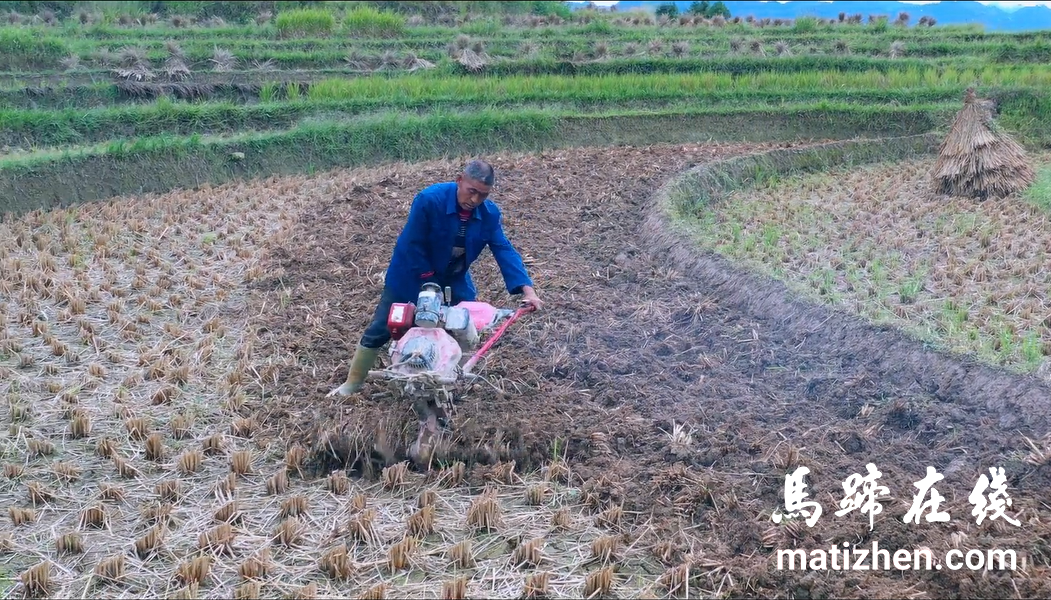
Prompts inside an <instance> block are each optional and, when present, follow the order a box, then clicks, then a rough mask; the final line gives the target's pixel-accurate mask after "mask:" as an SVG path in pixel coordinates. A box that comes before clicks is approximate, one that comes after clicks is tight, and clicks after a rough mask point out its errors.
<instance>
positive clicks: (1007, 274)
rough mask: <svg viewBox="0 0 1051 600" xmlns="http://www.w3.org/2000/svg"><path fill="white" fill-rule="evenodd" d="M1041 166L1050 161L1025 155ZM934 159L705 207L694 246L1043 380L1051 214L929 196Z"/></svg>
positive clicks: (831, 175)
mask: <svg viewBox="0 0 1051 600" xmlns="http://www.w3.org/2000/svg"><path fill="white" fill-rule="evenodd" d="M1032 160H1033V163H1034V164H1037V165H1043V168H1044V169H1045V170H1047V169H1049V168H1051V154H1046V153H1044V154H1041V155H1037V156H1035V157H1033V159H1032ZM933 167H934V159H933V158H929V159H922V160H921V159H916V160H909V161H903V162H899V163H894V164H884V165H876V166H866V167H862V168H854V169H847V168H839V169H835V170H833V171H829V172H825V173H820V174H816V175H801V176H795V177H790V178H788V179H787V180H784V181H778V182H775V183H772V184H770V185H766V186H764V187H763V188H761V189H757V190H752V191H749V192H744V193H739V194H737V195H735V196H734V198H733V201H732V202H727V203H725V204H723V205H720V206H715V207H710V209H709V211H708V212H707V214H705V215H702V216H701V218H700V219H699V221H698V222H697V223H696V227H695V233H696V234H697V236H698V240H699V241H700V242H701V243H702V244H704V245H705V246H709V247H713V248H715V249H716V250H718V251H719V252H720V253H722V254H724V255H726V256H728V257H731V258H732V259H734V260H735V261H747V262H748V263H750V264H751V266H753V267H754V268H757V269H759V270H761V271H764V272H766V273H768V274H770V275H772V276H774V277H777V278H779V279H788V280H789V281H790V282H791V283H792V284H794V288H795V289H796V290H798V291H801V292H804V293H809V294H810V295H811V296H812V297H813V298H814V299H815V300H817V301H820V302H827V303H830V304H833V305H836V306H838V307H840V308H842V309H844V310H847V311H850V312H855V313H857V314H860V315H862V316H864V317H866V318H868V319H871V320H873V321H876V322H883V323H887V324H890V325H893V326H896V327H902V328H907V329H911V330H912V332H913V333H914V334H915V335H917V336H918V337H921V338H922V339H926V340H928V341H930V342H932V343H938V344H940V345H942V346H944V347H946V348H948V349H951V350H953V351H957V352H960V353H963V354H970V355H977V356H979V357H981V358H982V359H984V360H986V361H988V362H990V363H994V364H999V365H1004V366H1008V367H1011V368H1015V369H1019V370H1024V371H1038V372H1039V373H1041V374H1043V375H1044V376H1051V371H1048V368H1049V367H1051V359H1049V358H1048V357H1049V356H1051V303H1049V300H1048V295H1047V293H1048V290H1049V289H1051V278H1049V273H1051V212H1049V211H1048V210H1047V208H1046V207H1042V206H1040V205H1038V204H1036V203H1033V202H1029V201H1027V200H1026V199H1025V198H1024V197H1020V195H1017V194H1016V195H1012V196H1009V197H1006V198H1003V199H991V200H988V201H983V202H976V201H973V200H968V199H965V198H960V197H952V196H947V195H944V194H939V193H936V191H935V190H934V189H932V188H933V185H932V184H931V177H930V173H931V172H932V170H933Z"/></svg>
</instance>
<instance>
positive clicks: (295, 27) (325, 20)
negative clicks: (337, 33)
mask: <svg viewBox="0 0 1051 600" xmlns="http://www.w3.org/2000/svg"><path fill="white" fill-rule="evenodd" d="M274 24H275V26H276V27H277V32H278V35H280V36H281V37H313V36H323V35H329V34H331V33H332V30H333V29H335V27H336V17H335V16H334V15H333V14H332V13H330V12H329V11H327V10H323V9H310V8H304V9H299V10H288V11H283V12H281V13H280V14H278V15H277V18H276V19H275V21H274Z"/></svg>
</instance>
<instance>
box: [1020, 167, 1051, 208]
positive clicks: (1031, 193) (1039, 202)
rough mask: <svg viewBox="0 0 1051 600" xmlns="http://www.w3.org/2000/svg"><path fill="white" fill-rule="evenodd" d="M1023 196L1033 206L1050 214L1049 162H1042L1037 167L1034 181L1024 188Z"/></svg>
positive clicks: (1050, 181)
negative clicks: (1026, 188)
mask: <svg viewBox="0 0 1051 600" xmlns="http://www.w3.org/2000/svg"><path fill="white" fill-rule="evenodd" d="M1025 198H1026V200H1028V201H1029V202H1031V203H1032V204H1033V205H1034V206H1036V207H1039V208H1040V209H1041V210H1043V211H1045V212H1047V213H1048V214H1051V164H1043V165H1041V166H1040V168H1039V169H1037V172H1036V181H1034V182H1033V185H1032V186H1031V187H1030V188H1029V189H1028V190H1026V193H1025Z"/></svg>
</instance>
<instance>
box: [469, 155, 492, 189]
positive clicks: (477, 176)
mask: <svg viewBox="0 0 1051 600" xmlns="http://www.w3.org/2000/svg"><path fill="white" fill-rule="evenodd" d="M463 174H464V175H466V176H468V177H470V178H471V179H474V180H475V181H480V182H482V183H484V184H485V185H488V186H492V185H493V183H495V182H496V172H495V171H494V170H493V165H491V164H489V163H487V162H485V161H484V160H479V159H475V160H472V161H471V162H469V163H467V166H466V167H464V169H463Z"/></svg>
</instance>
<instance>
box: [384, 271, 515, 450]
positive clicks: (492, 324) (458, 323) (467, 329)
mask: <svg viewBox="0 0 1051 600" xmlns="http://www.w3.org/2000/svg"><path fill="white" fill-rule="evenodd" d="M451 296H452V294H451V290H450V288H445V294H444V298H443V295H442V288H441V286H439V285H437V284H434V283H427V284H424V285H423V287H422V289H421V290H420V294H419V296H418V297H417V299H416V303H412V302H407V303H396V304H393V305H391V308H390V312H389V313H388V317H387V329H388V330H389V331H390V335H391V345H390V351H389V353H390V366H388V367H387V368H385V369H382V370H373V371H369V373H368V379H370V380H385V381H387V382H388V384H389V387H390V389H391V391H392V393H393V394H394V396H395V397H396V398H397V399H399V400H408V401H409V402H410V403H411V404H412V407H413V409H414V410H415V411H416V414H417V416H419V419H420V432H419V435H418V436H417V438H416V443H415V444H413V447H412V449H411V452H410V453H411V455H412V458H413V460H415V461H416V462H418V463H426V462H428V461H429V456H430V452H431V450H432V449H433V445H434V443H435V442H436V441H437V439H438V437H439V436H440V434H441V430H442V429H445V428H448V427H449V426H451V424H452V405H453V400H454V396H455V395H456V393H457V392H458V390H459V389H460V387H461V384H463V383H464V382H465V381H470V380H473V379H475V377H476V376H475V375H474V374H473V373H472V372H471V370H472V369H473V368H474V366H475V365H476V364H477V362H478V360H479V359H481V358H482V357H483V356H484V355H485V353H486V352H488V351H489V349H490V348H492V346H493V344H495V343H496V341H497V340H498V339H499V338H500V336H502V335H503V333H504V331H506V330H507V328H508V326H510V325H511V323H513V322H514V321H515V320H516V319H518V317H520V316H522V315H523V314H526V313H528V312H532V311H533V310H534V307H533V306H524V307H522V308H519V309H517V310H513V309H502V308H496V307H494V306H493V305H491V304H488V303H486V302H460V303H458V304H456V305H455V306H450V303H451V301H452V297H451ZM501 322H502V324H501ZM498 325H499V327H497V326H498ZM490 332H492V333H491V335H489V336H488V339H487V340H486V341H485V343H484V344H482V346H481V348H478V345H479V343H480V341H481V338H482V336H483V335H485V334H489V333H490Z"/></svg>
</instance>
